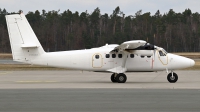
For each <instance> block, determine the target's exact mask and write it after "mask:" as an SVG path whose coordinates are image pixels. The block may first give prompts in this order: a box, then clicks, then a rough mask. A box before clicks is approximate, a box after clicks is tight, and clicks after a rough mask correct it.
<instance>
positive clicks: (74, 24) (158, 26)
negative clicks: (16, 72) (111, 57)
mask: <svg viewBox="0 0 200 112" xmlns="http://www.w3.org/2000/svg"><path fill="white" fill-rule="evenodd" d="M19 12H20V11H18V12H7V11H6V9H0V53H11V48H10V42H9V37H8V31H7V26H6V20H5V15H8V14H14V13H19ZM26 17H27V19H28V21H29V23H30V25H31V26H32V28H33V30H34V32H35V34H36V35H37V37H38V39H39V41H40V43H41V44H42V46H43V48H44V50H45V51H47V52H53V51H66V50H78V49H89V48H93V47H100V46H103V45H105V44H107V43H108V44H121V43H123V42H124V41H130V40H145V41H147V42H148V43H151V44H155V45H156V46H160V47H163V48H164V49H166V50H167V51H168V52H199V51H200V14H199V13H198V12H195V13H194V12H192V11H191V10H190V9H185V11H183V12H182V13H176V12H175V11H174V10H173V9H170V10H169V11H168V12H166V13H164V14H161V13H160V11H159V10H157V11H155V14H151V13H150V12H145V13H143V12H142V10H139V11H135V12H133V15H126V14H125V13H123V11H122V10H120V7H116V8H115V9H114V10H113V13H112V14H110V15H109V14H107V13H105V14H102V13H101V11H100V9H99V8H98V7H97V8H96V9H94V11H92V12H87V11H85V12H74V13H73V12H72V11H70V10H69V9H68V10H66V11H64V12H60V11H59V10H58V11H55V10H53V11H45V10H42V12H40V11H38V10H36V11H35V12H28V13H27V14H26Z"/></svg>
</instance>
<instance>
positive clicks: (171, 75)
mask: <svg viewBox="0 0 200 112" xmlns="http://www.w3.org/2000/svg"><path fill="white" fill-rule="evenodd" d="M167 80H168V81H169V82H170V83H175V82H176V81H177V80H178V75H177V74H176V73H174V72H171V73H169V74H168V75H167Z"/></svg>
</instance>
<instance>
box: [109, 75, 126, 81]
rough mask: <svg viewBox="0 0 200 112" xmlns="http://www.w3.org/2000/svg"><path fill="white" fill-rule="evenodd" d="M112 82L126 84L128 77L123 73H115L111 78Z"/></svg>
mask: <svg viewBox="0 0 200 112" xmlns="http://www.w3.org/2000/svg"><path fill="white" fill-rule="evenodd" d="M110 79H111V81H112V82H113V83H115V82H118V83H125V82H126V80H127V77H126V75H125V74H123V73H119V74H116V73H113V74H112V75H111V77H110Z"/></svg>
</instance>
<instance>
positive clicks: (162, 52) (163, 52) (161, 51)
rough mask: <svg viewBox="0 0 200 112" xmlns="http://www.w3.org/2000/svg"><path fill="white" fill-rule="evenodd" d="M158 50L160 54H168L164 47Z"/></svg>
mask: <svg viewBox="0 0 200 112" xmlns="http://www.w3.org/2000/svg"><path fill="white" fill-rule="evenodd" d="M158 52H159V54H160V56H166V55H167V52H166V51H165V50H164V49H161V50H159V51H158Z"/></svg>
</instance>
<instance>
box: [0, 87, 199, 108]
mask: <svg viewBox="0 0 200 112" xmlns="http://www.w3.org/2000/svg"><path fill="white" fill-rule="evenodd" d="M199 94H200V91H199V90H173V89H170V90H168V89H164V90H162V89H156V90H154V89H150V90H149V89H15V90H13V89H12V90H10V89H6V90H3V91H2V90H1V91H0V99H1V100H0V111H1V112H6V111H9V112H30V111H32V112H36V111H37V112H50V111H51V112H199V110H200V106H199V102H200V95H199Z"/></svg>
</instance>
